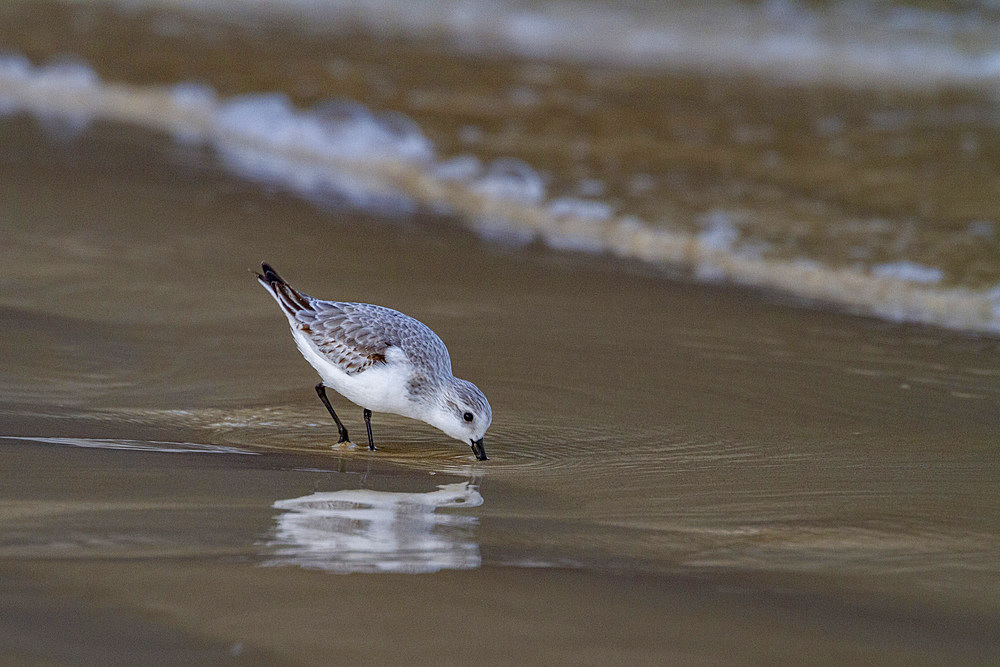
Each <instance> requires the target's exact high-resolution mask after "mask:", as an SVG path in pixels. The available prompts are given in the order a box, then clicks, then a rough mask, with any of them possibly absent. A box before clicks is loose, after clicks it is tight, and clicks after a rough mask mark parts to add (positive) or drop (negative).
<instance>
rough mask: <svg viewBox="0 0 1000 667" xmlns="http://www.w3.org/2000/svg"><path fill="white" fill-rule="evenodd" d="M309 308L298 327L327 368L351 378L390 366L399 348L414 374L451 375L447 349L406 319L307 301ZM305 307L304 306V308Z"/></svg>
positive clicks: (370, 308)
mask: <svg viewBox="0 0 1000 667" xmlns="http://www.w3.org/2000/svg"><path fill="white" fill-rule="evenodd" d="M305 301H306V304H308V306H309V307H308V308H303V309H301V310H299V311H298V312H296V313H295V315H294V317H295V320H296V322H298V323H299V328H301V329H302V330H303V331H304V332H305V333H307V334H308V335H309V336H310V338H311V339H312V341H313V342H314V343H315V344H316V347H317V348H319V350H320V351H321V352H322V353H323V354H324V355H326V357H327V359H329V360H330V362H331V363H333V364H335V365H336V366H337V367H339V368H340V369H341V370H343V371H344V372H345V373H347V374H349V375H354V374H357V373H362V372H364V371H366V370H367V369H369V368H371V367H372V366H375V365H376V364H384V363H386V358H387V356H388V357H389V360H390V361H391V360H392V358H393V355H394V353H393V352H392V351H391V350H390V348H393V347H397V348H399V349H400V350H402V352H403V353H405V354H406V357H407V358H408V359H409V361H410V363H411V364H413V366H414V371H415V372H416V373H417V374H425V375H429V376H431V377H439V376H441V375H444V377H447V376H450V375H451V358H450V357H449V356H448V348H446V347H445V345H444V343H443V342H442V341H441V339H440V338H439V337H438V335H437V334H435V333H434V332H433V331H431V329H430V328H429V327H428V326H427V325H425V324H423V323H422V322H419V321H418V320H415V319H413V318H412V317H410V316H408V315H404V314H403V313H401V312H399V311H397V310H392V309H391V308H384V307H382V306H374V305H371V304H367V303H342V302H336V301H323V300H320V299H313V298H311V297H306V298H305ZM306 304H303V305H306Z"/></svg>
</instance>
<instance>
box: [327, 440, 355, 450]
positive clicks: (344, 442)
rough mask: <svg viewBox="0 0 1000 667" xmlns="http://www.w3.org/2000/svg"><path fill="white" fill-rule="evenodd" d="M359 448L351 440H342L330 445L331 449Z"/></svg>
mask: <svg viewBox="0 0 1000 667" xmlns="http://www.w3.org/2000/svg"><path fill="white" fill-rule="evenodd" d="M357 448H358V446H357V445H355V444H354V443H353V442H351V441H350V440H341V441H340V442H338V443H336V444H333V445H330V449H357Z"/></svg>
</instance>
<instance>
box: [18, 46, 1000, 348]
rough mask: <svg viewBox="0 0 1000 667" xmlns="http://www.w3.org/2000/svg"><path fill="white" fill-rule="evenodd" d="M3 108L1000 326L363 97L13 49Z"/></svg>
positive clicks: (767, 280) (718, 275)
mask: <svg viewBox="0 0 1000 667" xmlns="http://www.w3.org/2000/svg"><path fill="white" fill-rule="evenodd" d="M59 82H62V83H59ZM0 109H13V110H17V111H27V112H30V113H33V114H35V115H37V116H40V117H45V118H62V117H67V118H73V117H75V116H76V115H78V114H85V115H87V117H88V118H101V119H104V120H110V121H115V122H123V123H130V124H133V125H137V126H141V127H145V128H148V129H153V130H158V131H162V132H165V133H167V134H169V135H171V136H174V137H176V138H177V139H178V140H180V141H184V142H191V141H197V142H203V143H206V144H208V145H211V146H214V148H215V149H216V151H217V152H218V154H219V155H220V157H221V159H222V160H223V161H224V163H225V164H227V165H228V166H229V167H230V168H231V169H232V170H233V171H235V172H236V173H238V174H240V175H242V176H244V177H246V178H250V179H253V180H257V181H264V182H268V183H272V184H275V185H278V186H280V187H283V188H287V189H289V190H292V191H294V192H298V193H300V194H302V195H304V196H307V197H309V198H310V199H312V200H314V201H318V202H320V203H323V204H328V203H331V202H332V203H334V204H338V203H342V202H346V203H347V204H350V205H355V206H361V207H366V208H378V209H382V210H388V211H392V212H397V213H398V212H402V213H407V212H409V211H412V210H413V207H415V206H422V207H426V208H428V209H431V210H441V211H449V212H450V213H453V214H455V215H456V216H457V218H458V219H459V220H461V221H464V222H465V223H466V224H468V225H469V226H470V227H471V228H472V229H473V230H475V231H476V232H477V233H479V234H481V235H483V236H484V237H485V238H489V239H495V240H500V241H501V242H504V243H507V244H510V245H523V244H525V243H530V242H532V241H533V240H535V239H542V240H543V241H544V242H545V243H546V244H547V245H549V246H550V247H554V248H558V249H562V250H584V251H587V252H602V253H610V254H614V255H617V256H620V257H627V258H631V259H636V260H640V261H644V262H648V263H651V264H654V265H658V266H669V267H671V268H672V269H673V270H677V269H680V270H682V271H686V272H688V274H689V275H691V276H693V277H695V278H697V279H702V280H712V281H727V282H733V283H739V284H744V285H751V286H757V287H764V288H768V289H774V290H781V291H784V292H787V293H789V294H793V295H797V296H799V297H802V298H805V299H811V300H816V301H822V302H827V303H832V304H837V305H839V306H840V307H843V308H848V309H850V310H854V311H857V312H862V313H866V314H869V315H876V316H879V317H885V318H889V319H895V320H905V321H914V322H924V323H930V324H937V325H941V326H946V327H952V328H956V329H964V330H978V331H1000V297H997V296H996V294H994V293H991V292H988V291H982V290H979V291H976V290H970V289H963V288H947V287H943V286H942V284H941V283H942V280H943V273H942V272H941V271H940V270H938V269H936V268H935V267H927V266H920V265H916V264H912V263H908V262H905V261H902V262H891V263H887V264H883V265H880V266H879V267H874V268H873V269H871V270H869V269H866V268H865V267H864V266H859V267H843V268H836V267H829V266H824V265H822V264H819V263H816V262H812V261H803V260H802V259H793V260H779V259H774V258H767V257H766V256H764V253H762V252H761V250H760V248H756V247H751V246H743V247H741V245H740V243H739V242H740V232H739V229H738V225H737V221H736V220H735V219H734V217H733V215H734V214H732V213H729V212H726V211H717V212H715V213H713V214H711V215H709V216H707V217H706V218H705V219H704V220H703V229H702V231H701V232H700V233H690V232H686V231H680V230H676V229H672V228H670V227H668V226H667V223H664V222H661V223H660V224H658V225H656V226H654V225H651V224H648V223H646V222H644V221H641V220H639V219H637V218H635V217H633V216H620V215H616V214H615V212H614V210H613V209H612V208H611V207H610V206H609V205H608V204H607V203H605V202H601V201H598V200H587V199H575V198H563V199H557V200H555V201H548V200H547V199H546V187H545V179H544V177H543V176H542V175H541V174H540V173H538V172H537V171H536V170H534V169H533V168H532V167H531V166H530V165H528V164H526V163H524V162H521V161H519V160H496V161H494V162H493V163H491V164H489V165H488V166H487V167H485V169H484V168H482V167H481V166H480V165H479V163H478V161H477V160H475V159H474V158H471V157H461V156H460V157H458V158H453V159H451V160H444V161H441V160H438V159H436V158H435V153H434V150H433V146H432V145H431V143H430V142H429V141H428V140H427V138H426V137H425V136H424V135H423V134H422V133H421V132H420V130H419V128H418V127H416V125H415V124H413V122H412V121H410V120H408V119H405V118H402V117H399V116H395V115H383V114H378V113H372V112H370V111H369V110H367V109H365V108H364V107H362V106H360V105H357V104H354V103H345V102H336V103H330V104H328V105H325V106H323V107H321V108H318V109H311V110H310V109H297V108H295V107H294V106H293V105H292V104H291V103H290V102H289V101H288V99H287V98H285V97H284V96H282V95H255V96H247V97H240V98H235V99H228V100H227V99H219V98H218V97H217V96H216V95H215V93H214V92H213V91H211V90H209V89H205V88H198V87H191V86H184V85H182V86H174V87H172V88H161V87H144V86H130V85H126V84H110V83H104V82H101V81H99V80H98V79H97V78H96V77H94V76H92V75H90V74H87V73H86V72H83V71H80V70H79V69H78V68H75V69H74V68H69V69H65V68H62V66H61V67H60V68H56V69H50V68H45V67H33V66H31V65H30V64H28V63H27V61H25V60H24V59H23V58H18V57H13V58H0Z"/></svg>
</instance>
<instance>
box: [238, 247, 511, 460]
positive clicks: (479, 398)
mask: <svg viewBox="0 0 1000 667" xmlns="http://www.w3.org/2000/svg"><path fill="white" fill-rule="evenodd" d="M261 270H262V271H263V272H264V273H263V274H259V273H258V274H256V276H257V280H258V281H259V282H260V284H261V285H263V286H264V287H265V288H266V289H267V291H268V292H270V293H271V296H273V297H274V299H275V301H277V302H278V305H279V306H281V309H282V310H283V311H284V313H285V315H286V316H287V317H288V322H289V324H291V327H292V336H294V338H295V343H296V345H298V347H299V351H300V352H302V356H304V357H305V358H306V361H308V362H309V363H310V364H312V367H313V368H315V369H316V371H317V372H318V373H319V375H320V377H321V378H323V381H322V382H320V383H319V384H317V385H316V393H317V394H319V397H320V400H322V401H323V405H325V406H326V409H327V410H329V411H330V416H332V417H333V420H334V421H335V422H336V423H337V429H338V430H339V431H340V441H339V442H347V441H348V436H347V429H346V428H345V427H344V424H343V423H342V422H341V421H340V418H339V417H337V413H336V412H334V411H333V406H331V405H330V401H329V400H328V399H327V397H326V389H325V388H326V387H330V388H331V389H333V390H334V391H336V392H337V393H339V394H341V395H343V396H344V397H345V398H347V399H349V400H350V401H353V402H354V403H357V404H358V405H360V406H361V407H362V408H364V417H365V426H366V427H367V429H368V447H369V448H370V449H375V443H374V441H373V440H372V425H371V416H372V411H373V410H374V411H376V412H392V413H394V414H398V415H403V416H404V417H412V418H413V419H419V420H420V421H423V422H426V423H428V424H430V425H431V426H435V427H437V428H439V429H441V430H442V431H444V432H445V433H446V434H448V435H450V436H451V437H453V438H455V439H457V440H461V441H462V442H468V443H470V444H471V445H472V451H473V452H474V453H475V455H476V458H477V459H479V460H480V461H485V460H486V448H485V447H484V446H483V435H484V434H485V433H486V429H488V428H489V427H490V423H491V422H492V421H493V411H492V410H491V409H490V404H489V402H488V401H487V400H486V396H484V395H483V392H481V391H479V388H478V387H476V385H474V384H472V383H471V382H467V381H466V380H460V379H458V378H456V377H455V376H453V375H452V374H451V357H449V356H448V348H446V347H445V346H444V343H443V342H442V341H441V339H440V338H438V335H437V334H436V333H434V332H433V331H431V330H430V328H429V327H427V326H426V325H425V324H423V323H421V322H418V321H417V320H415V319H413V318H412V317H409V316H408V315H404V314H403V313H400V312H398V311H395V310H392V309H391V308H383V307H382V306H373V305H371V304H367V303H341V302H338V301H322V300H320V299H314V298H312V297H311V296H306V295H305V294H302V293H301V292H299V291H298V290H296V289H295V288H293V287H292V286H291V285H289V284H288V283H286V282H285V281H284V280H282V279H281V277H280V276H279V275H278V274H277V273H275V272H274V269H272V268H271V267H270V266H269V265H267V264H262V265H261Z"/></svg>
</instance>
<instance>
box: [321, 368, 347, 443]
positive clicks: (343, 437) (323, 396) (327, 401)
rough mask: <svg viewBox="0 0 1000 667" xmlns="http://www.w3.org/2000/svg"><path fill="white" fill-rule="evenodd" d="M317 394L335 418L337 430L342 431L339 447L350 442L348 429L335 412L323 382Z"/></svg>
mask: <svg viewBox="0 0 1000 667" xmlns="http://www.w3.org/2000/svg"><path fill="white" fill-rule="evenodd" d="M316 393H317V394H319V400H321V401H323V405H325V406H326V409H327V410H329V411H330V416H331V417H333V421H335V422H337V430H338V431H340V440H338V441H337V444H338V445H339V444H340V443H342V442H348V441H349V440H350V438H348V437H347V429H346V428H345V427H344V424H343V423H342V422H341V421H340V417H338V416H337V413H336V412H334V411H333V406H332V405H330V399H328V398H327V397H326V387H324V386H323V383H322V382H320V383H319V384H318V385H316Z"/></svg>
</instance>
